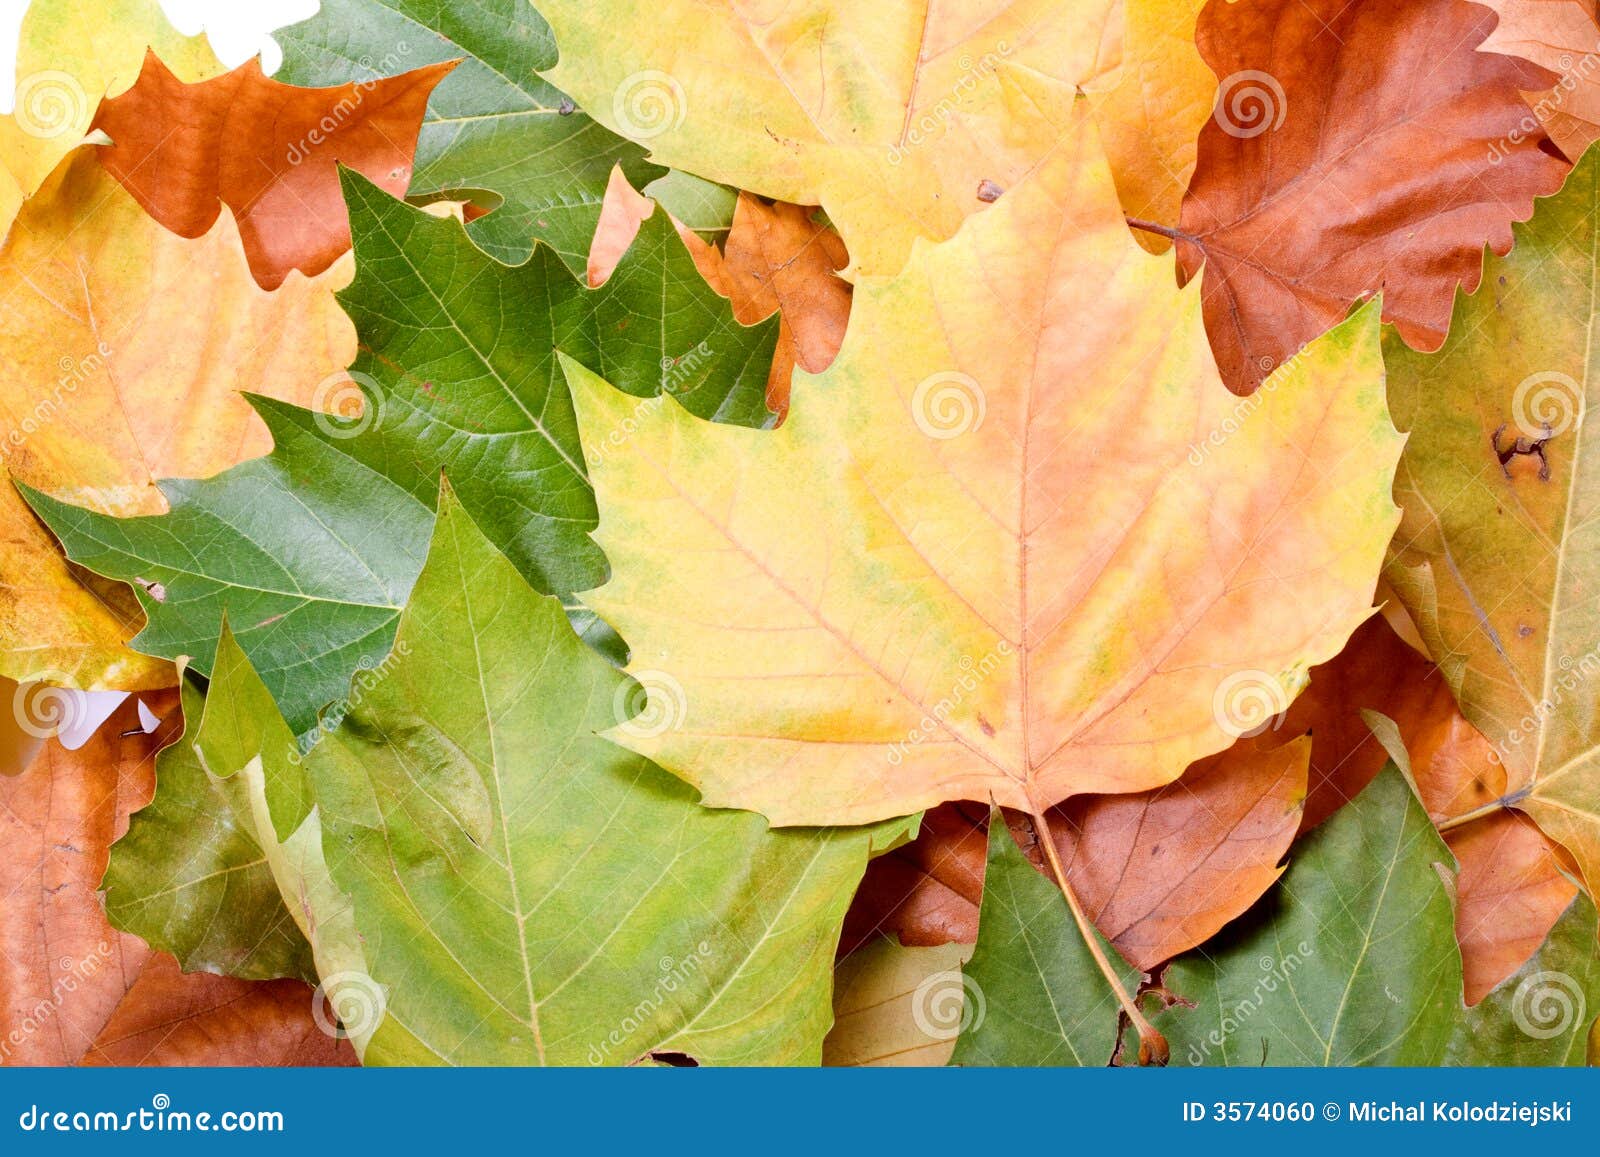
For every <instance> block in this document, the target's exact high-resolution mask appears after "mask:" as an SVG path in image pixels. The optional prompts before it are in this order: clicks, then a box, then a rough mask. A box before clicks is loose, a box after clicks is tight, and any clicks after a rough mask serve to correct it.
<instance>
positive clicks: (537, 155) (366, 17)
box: [276, 0, 662, 274]
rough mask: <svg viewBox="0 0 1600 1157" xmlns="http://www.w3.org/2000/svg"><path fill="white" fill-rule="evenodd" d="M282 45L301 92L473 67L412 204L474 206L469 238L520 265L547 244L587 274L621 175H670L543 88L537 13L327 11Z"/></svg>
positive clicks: (428, 150) (457, 88) (363, 7)
mask: <svg viewBox="0 0 1600 1157" xmlns="http://www.w3.org/2000/svg"><path fill="white" fill-rule="evenodd" d="M276 38H277V40H278V43H279V44H281V45H282V46H283V67H282V68H281V69H280V70H279V71H278V73H277V79H279V80H282V81H286V82H288V83H289V84H298V85H318V86H322V85H336V84H347V83H352V82H354V83H356V84H358V85H361V84H371V83H372V82H373V81H375V80H378V79H379V78H382V77H389V76H395V75H397V74H400V73H403V72H406V71H407V70H410V69H417V70H421V69H423V68H424V67H426V66H429V65H433V64H437V63H440V62H444V61H460V64H459V65H457V67H456V69H455V71H454V72H452V73H450V75H449V76H447V77H445V78H444V80H443V81H441V82H440V84H439V87H438V88H436V89H435V90H434V92H433V96H432V98H431V99H430V100H429V102H428V111H427V113H426V115H425V116H424V117H423V120H422V129H421V135H420V136H419V137H417V154H416V169H415V171H414V172H413V173H412V174H411V184H410V189H409V196H410V197H411V198H412V199H414V200H422V201H431V200H439V199H444V200H455V199H461V198H465V199H467V200H469V201H471V202H472V203H473V205H474V208H475V209H477V210H480V211H481V214H480V215H478V216H476V217H475V218H474V219H473V220H471V221H469V222H468V224H467V232H468V234H469V235H470V236H471V237H472V239H473V241H475V242H476V243H477V244H478V245H479V246H480V247H481V248H482V249H483V250H484V251H485V252H486V253H489V254H490V255H492V256H494V257H496V258H498V259H499V260H501V261H504V262H507V263H508V264H512V265H520V264H521V263H522V262H524V261H526V260H527V259H528V257H529V255H530V254H532V252H533V249H534V243H535V242H536V241H543V242H544V243H545V244H547V245H549V246H550V247H551V248H552V249H554V250H555V252H556V253H558V254H559V255H560V256H561V259H562V260H563V261H564V262H565V263H566V265H567V268H568V269H569V270H571V271H572V272H573V273H574V274H582V273H583V268H584V257H585V254H586V253H587V252H588V248H589V239H590V237H592V236H593V235H594V231H595V224H596V221H597V220H598V218H599V214H600V205H601V200H602V198H603V196H604V194H605V188H606V179H607V177H608V176H609V174H610V172H611V169H612V167H613V166H614V165H621V166H622V169H623V171H624V172H625V173H626V174H627V176H628V178H629V179H630V180H632V181H633V182H634V183H635V184H636V185H637V186H640V187H642V186H643V185H644V184H645V183H647V182H649V181H650V180H652V179H653V178H656V177H659V176H661V175H662V170H661V168H660V167H659V166H656V165H651V164H649V163H647V162H646V161H645V160H644V150H643V149H641V148H639V147H638V146H637V145H634V144H630V143H629V142H628V141H625V140H623V139H621V138H620V137H617V136H614V135H613V134H611V133H609V132H607V131H606V130H605V129H604V128H602V127H601V126H600V125H598V124H596V123H595V122H594V120H592V119H591V118H590V117H589V116H588V115H586V114H585V113H584V112H582V111H579V110H578V108H577V107H576V106H575V105H574V104H573V102H572V101H571V100H570V99H568V97H567V96H566V94H565V93H563V92H561V91H560V90H558V89H556V88H555V87H554V86H553V85H551V84H550V83H549V82H548V81H546V80H544V79H543V78H542V77H541V76H540V75H539V73H540V72H541V71H543V70H545V69H548V68H549V67H550V66H551V65H552V64H554V63H555V58H556V53H555V46H554V44H553V43H552V41H551V38H550V30H549V28H548V27H547V26H546V24H545V22H544V20H543V19H542V18H541V17H540V15H539V13H538V12H536V11H534V8H533V6H532V5H530V4H528V3H527V0H474V2H473V3H471V4H469V5H462V4H439V3H436V2H434V0H322V3H321V5H320V6H319V8H318V10H317V14H316V15H315V16H313V17H311V18H310V19H309V20H307V21H305V22H304V23H301V24H295V25H293V26H291V27H289V28H285V29H283V30H281V31H279V32H278V33H277V34H276ZM413 136H416V134H415V133H413ZM394 191H396V192H402V191H406V190H403V189H396V190H394Z"/></svg>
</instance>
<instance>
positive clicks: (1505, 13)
mask: <svg viewBox="0 0 1600 1157" xmlns="http://www.w3.org/2000/svg"><path fill="white" fill-rule="evenodd" d="M1476 2H1477V3H1479V4H1482V5H1483V6H1484V7H1485V8H1491V9H1493V10H1494V13H1495V15H1497V16H1498V17H1499V18H1500V19H1499V21H1498V22H1497V23H1496V24H1495V26H1494V31H1492V32H1491V33H1489V37H1488V39H1487V40H1485V41H1484V42H1483V43H1482V44H1481V45H1480V46H1479V50H1480V51H1482V52H1503V53H1505V54H1506V55H1507V56H1516V57H1521V58H1522V59H1523V60H1531V61H1532V62H1533V63H1534V64H1537V65H1539V66H1540V67H1541V68H1544V69H1546V70H1548V71H1549V72H1552V73H1555V74H1556V75H1558V76H1559V77H1560V79H1559V80H1558V81H1557V82H1556V83H1555V85H1554V86H1553V87H1550V88H1548V89H1545V90H1543V91H1540V92H1532V93H1524V94H1523V96H1524V97H1525V98H1526V99H1527V101H1528V103H1529V104H1530V105H1531V106H1533V113H1534V115H1535V116H1537V117H1538V118H1539V124H1540V125H1541V126H1542V127H1543V128H1544V131H1545V132H1547V133H1549V134H1550V139H1551V140H1553V141H1555V143H1556V144H1557V145H1559V146H1560V148H1561V151H1562V152H1564V153H1565V154H1566V155H1567V156H1568V157H1569V158H1571V159H1574V160H1576V159H1577V158H1579V157H1581V156H1583V154H1584V150H1586V149H1587V148H1588V147H1589V146H1590V145H1592V144H1593V143H1594V142H1595V141H1596V140H1600V75H1596V74H1597V70H1600V56H1596V50H1600V24H1597V23H1596V20H1595V10H1594V6H1593V5H1592V4H1585V3H1583V0H1476Z"/></svg>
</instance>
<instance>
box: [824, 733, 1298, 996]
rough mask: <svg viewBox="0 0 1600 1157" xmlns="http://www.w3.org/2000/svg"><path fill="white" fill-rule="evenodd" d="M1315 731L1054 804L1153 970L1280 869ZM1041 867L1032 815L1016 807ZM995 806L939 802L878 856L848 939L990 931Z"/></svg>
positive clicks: (1249, 900)
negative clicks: (1175, 774)
mask: <svg viewBox="0 0 1600 1157" xmlns="http://www.w3.org/2000/svg"><path fill="white" fill-rule="evenodd" d="M1310 749H1311V743H1310V740H1308V739H1299V740H1295V741H1292V742H1290V743H1287V744H1279V745H1277V746H1268V745H1267V744H1258V743H1257V742H1256V741H1254V740H1248V739H1247V740H1242V741H1240V743H1239V744H1237V745H1236V746H1235V747H1233V748H1230V749H1229V750H1227V751H1225V752H1222V753H1220V754H1218V755H1214V756H1211V757H1210V758H1208V759H1203V760H1201V761H1200V762H1198V763H1196V764H1195V765H1194V766H1193V767H1191V768H1190V769H1189V770H1188V771H1187V772H1185V773H1184V776H1183V778H1182V779H1180V780H1178V781H1177V782H1176V783H1172V784H1168V785H1167V786H1166V787H1163V788H1159V789H1157V790H1155V791H1149V792H1142V793H1140V794H1138V795H1085V796H1078V797H1076V798H1074V799H1071V800H1068V801H1067V802H1066V803H1065V804H1062V805H1060V806H1058V807H1056V808H1053V809H1051V811H1050V813H1049V820H1050V825H1051V832H1052V834H1053V836H1054V837H1055V841H1056V848H1057V851H1058V852H1059V853H1060V856H1061V860H1062V863H1063V864H1064V865H1065V867H1066V870H1067V876H1068V879H1069V880H1070V882H1071V884H1072V886H1073V889H1074V890H1075V891H1076V892H1077V894H1078V897H1079V899H1080V900H1081V901H1082V902H1083V906H1084V908H1085V909H1086V910H1087V911H1088V912H1089V914H1090V916H1091V917H1092V918H1093V919H1094V922H1095V924H1096V925H1097V926H1098V927H1099V928H1100V931H1101V932H1102V933H1104V934H1105V936H1106V937H1107V938H1108V939H1109V940H1110V941H1111V942H1112V943H1113V944H1114V945H1116V947H1117V950H1118V951H1119V952H1121V953H1122V955H1123V956H1124V957H1125V958H1126V959H1127V960H1128V961H1129V963H1131V964H1133V965H1135V966H1136V967H1139V968H1142V969H1151V968H1154V967H1155V966H1156V965H1158V964H1160V963H1161V962H1162V961H1163V960H1168V959H1170V958H1171V957H1173V956H1176V955H1177V954H1178V953H1180V952H1184V951H1186V950H1188V949H1190V948H1193V947H1194V946H1195V945H1197V944H1201V943H1203V942H1205V941H1206V940H1208V939H1210V937H1211V936H1212V935H1213V934H1214V933H1215V932H1216V931H1217V930H1218V929H1220V928H1221V927H1222V926H1223V925H1224V924H1226V923H1227V922H1228V921H1229V920H1231V919H1233V918H1234V917H1236V916H1238V915H1240V914H1241V913H1243V912H1244V911H1245V910H1246V909H1247V908H1249V907H1250V905H1251V904H1253V903H1255V901H1256V900H1257V899H1258V898H1259V897H1260V896H1261V894H1262V893H1263V892H1265V891H1266V890H1267V889H1268V888H1269V887H1270V886H1271V885H1272V883H1273V881H1275V880H1276V879H1277V878H1278V876H1279V875H1280V874H1281V870H1282V869H1281V868H1280V867H1279V863H1280V861H1281V860H1282V859H1283V856H1284V853H1285V852H1286V851H1287V850H1288V848H1289V843H1290V841H1291V840H1293V839H1294V835H1295V832H1296V831H1297V830H1298V828H1299V825H1300V809H1301V806H1302V804H1303V802H1304V799H1305V789H1306V761H1307V759H1308V757H1309V755H1310ZM1009 818H1010V821H1011V826H1012V830H1013V833H1014V834H1015V835H1016V836H1017V838H1018V841H1019V842H1020V843H1021V844H1022V845H1023V847H1024V848H1025V849H1027V850H1028V851H1029V855H1030V858H1031V859H1033V861H1034V864H1035V866H1036V867H1038V868H1039V869H1040V871H1041V872H1043V871H1046V868H1045V863H1044V858H1043V856H1042V855H1040V854H1039V853H1038V852H1037V850H1036V849H1034V846H1033V845H1034V837H1033V833H1032V830H1031V828H1030V827H1029V824H1028V821H1027V819H1026V817H1023V816H1020V815H1015V814H1013V815H1012V816H1010V817H1009ZM986 819H987V816H986V814H985V812H984V810H983V809H980V808H978V807H976V806H973V805H969V804H961V805H951V804H946V805H945V806H943V807H941V808H937V809H935V810H934V811H932V812H929V813H928V815H927V817H926V819H925V821H924V828H923V831H922V833H921V834H920V835H919V837H918V839H917V840H916V841H915V842H914V843H912V844H911V845H908V846H907V847H905V848H901V849H897V850H896V851H895V852H893V853H891V854H890V855H888V856H883V857H880V858H879V859H878V860H875V861H874V862H873V863H872V865H871V866H870V867H869V868H868V870H867V875H866V878H865V879H864V880H863V881H862V885H861V889H860V891H859V892H858V894H857V900H856V903H855V905H854V906H853V907H852V910H851V915H850V919H849V921H847V924H846V943H848V944H855V943H859V942H861V941H863V940H864V939H866V937H867V936H868V935H869V934H870V932H871V931H873V930H874V929H876V930H877V931H881V932H884V933H898V934H899V936H900V939H901V942H902V943H904V944H907V945H933V944H941V943H945V942H946V941H949V940H960V941H971V940H974V939H975V938H976V937H977V932H978V901H979V899H980V898H981V896H982V890H983V872H984V859H985V854H986V850H987V839H986V838H985V835H984V832H985V830H986V827H987V824H986Z"/></svg>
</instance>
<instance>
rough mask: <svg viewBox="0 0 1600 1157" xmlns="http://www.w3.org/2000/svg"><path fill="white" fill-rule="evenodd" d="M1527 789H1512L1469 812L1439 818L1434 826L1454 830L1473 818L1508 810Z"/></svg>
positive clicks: (1442, 829)
mask: <svg viewBox="0 0 1600 1157" xmlns="http://www.w3.org/2000/svg"><path fill="white" fill-rule="evenodd" d="M1529 790H1530V789H1528V788H1523V789H1522V790H1521V791H1514V792H1512V793H1511V794H1510V795H1503V796H1501V797H1500V798H1499V799H1492V800H1490V801H1489V802H1488V803H1486V804H1484V805H1483V806H1481V807H1475V808H1473V809H1472V810H1471V811H1469V812H1462V813H1461V814H1460V815H1458V816H1451V817H1450V818H1449V819H1447V820H1440V821H1439V822H1438V823H1436V824H1435V825H1434V827H1436V828H1438V829H1439V831H1441V832H1449V831H1454V830H1455V829H1456V828H1459V827H1461V826H1463V825H1464V824H1470V823H1471V822H1472V821H1473V820H1481V819H1483V818H1484V817H1485V816H1492V815H1494V814H1495V812H1499V811H1510V810H1511V808H1512V806H1513V805H1514V804H1516V803H1518V802H1519V801H1521V800H1524V799H1526V798H1527V796H1528V792H1529Z"/></svg>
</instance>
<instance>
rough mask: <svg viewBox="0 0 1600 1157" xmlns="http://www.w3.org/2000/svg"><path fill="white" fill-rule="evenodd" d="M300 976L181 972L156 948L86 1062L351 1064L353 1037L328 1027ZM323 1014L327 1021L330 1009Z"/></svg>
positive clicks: (137, 1063)
mask: <svg viewBox="0 0 1600 1157" xmlns="http://www.w3.org/2000/svg"><path fill="white" fill-rule="evenodd" d="M314 999H318V998H316V997H314V995H313V993H312V990H311V988H310V987H309V986H307V985H305V984H302V983H301V982H300V981H298V980H269V981H250V980H236V979H234V978H233V977H231V976H212V975H209V974H207V973H189V974H185V973H183V972H182V971H180V970H179V968H178V962H177V961H176V960H175V959H173V958H172V957H171V956H168V955H167V954H166V953H165V952H153V953H151V954H150V957H149V959H148V960H147V961H146V963H145V966H144V969H143V970H142V971H141V972H140V973H139V976H138V979H137V980H135V981H134V982H133V985H132V986H131V987H130V988H129V989H128V993H127V995H126V996H125V997H124V998H123V1000H122V1003H121V1004H119V1005H118V1006H117V1008H116V1011H115V1012H113V1013H112V1015H111V1019H110V1020H109V1021H107V1022H106V1025H105V1027H104V1028H103V1029H101V1030H100V1035H99V1036H98V1037H97V1038H96V1039H95V1042H94V1044H93V1046H92V1047H91V1048H90V1050H89V1053H88V1055H87V1056H85V1057H84V1058H83V1063H84V1064H85V1065H88V1066H92V1067H99V1066H103V1065H122V1066H128V1065H135V1066H138V1065H163V1066H165V1065H324V1066H326V1065H354V1064H356V1063H357V1062H356V1054H355V1050H354V1049H353V1048H351V1047H350V1042H349V1041H348V1040H345V1039H344V1038H342V1037H336V1036H334V1035H333V1034H332V1033H330V1032H328V1031H326V1030H325V1029H324V1028H323V1027H322V1025H321V1024H320V1023H319V1022H318V1020H317V1017H316V1015H315V1014H314V1013H313V1011H312V1001H313V1000H314ZM322 1018H323V1020H325V1021H327V1022H328V1023H329V1024H332V1019H331V1013H329V1012H328V1011H327V1010H326V1009H323V1010H322Z"/></svg>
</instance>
